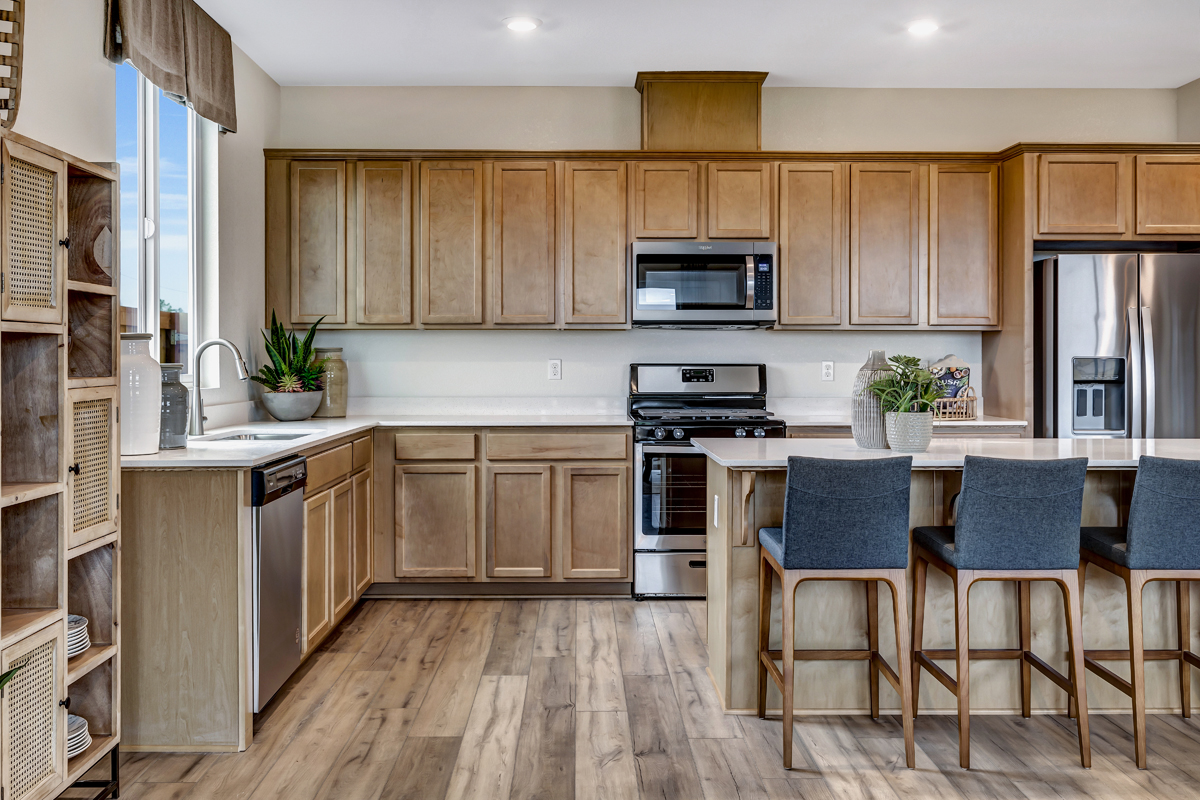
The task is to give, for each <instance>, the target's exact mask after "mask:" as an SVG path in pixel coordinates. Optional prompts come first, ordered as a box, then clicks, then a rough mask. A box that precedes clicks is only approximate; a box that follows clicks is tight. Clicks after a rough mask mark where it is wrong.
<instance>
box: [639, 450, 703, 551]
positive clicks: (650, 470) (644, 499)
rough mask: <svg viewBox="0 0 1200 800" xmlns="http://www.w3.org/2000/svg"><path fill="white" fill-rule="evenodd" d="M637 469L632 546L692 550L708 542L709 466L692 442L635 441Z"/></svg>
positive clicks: (698, 549) (660, 549)
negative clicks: (638, 442) (649, 442)
mask: <svg viewBox="0 0 1200 800" xmlns="http://www.w3.org/2000/svg"><path fill="white" fill-rule="evenodd" d="M636 451H637V452H636V456H637V464H638V470H639V472H640V474H639V475H638V478H637V480H636V481H634V508H635V509H636V511H635V513H634V540H633V549H634V550H640V551H671V550H692V551H703V550H704V549H705V547H706V538H707V537H706V533H707V530H708V519H707V512H706V501H707V497H708V491H707V488H706V485H707V470H708V465H707V462H706V458H705V455H704V453H702V452H701V451H700V450H699V449H697V448H695V447H693V446H692V445H690V444H681V445H670V444H639V445H637V448H636Z"/></svg>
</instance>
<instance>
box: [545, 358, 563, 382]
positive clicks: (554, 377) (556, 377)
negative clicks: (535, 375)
mask: <svg viewBox="0 0 1200 800" xmlns="http://www.w3.org/2000/svg"><path fill="white" fill-rule="evenodd" d="M546 379H547V380H551V381H561V380H562V359H561V358H552V359H550V360H549V361H547V362H546Z"/></svg>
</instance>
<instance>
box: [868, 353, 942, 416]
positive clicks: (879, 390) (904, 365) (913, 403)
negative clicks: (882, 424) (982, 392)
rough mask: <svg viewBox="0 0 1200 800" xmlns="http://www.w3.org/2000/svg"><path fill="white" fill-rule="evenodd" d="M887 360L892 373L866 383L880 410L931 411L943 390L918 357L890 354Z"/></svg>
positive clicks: (886, 411) (885, 411)
mask: <svg viewBox="0 0 1200 800" xmlns="http://www.w3.org/2000/svg"><path fill="white" fill-rule="evenodd" d="M888 361H889V362H891V364H892V373H891V374H890V375H888V376H886V377H884V378H880V379H879V380H877V381H875V382H874V383H872V384H871V385H870V386H868V387H867V389H869V390H870V392H871V394H873V395H875V396H876V397H878V398H879V406H880V408H881V409H882V410H883V412H884V413H885V414H886V413H888V412H891V411H918V412H919V411H932V410H933V407H934V404H935V402H936V401H937V400H938V398H940V397H941V396H942V395H943V394H945V391H946V390H945V387H943V386H942V384H941V382H940V381H938V380H937V379H936V378H934V377H933V375H932V374H930V372H929V370H927V369H922V368H921V359H919V358H917V357H916V356H892V357H891V358H889V359H888Z"/></svg>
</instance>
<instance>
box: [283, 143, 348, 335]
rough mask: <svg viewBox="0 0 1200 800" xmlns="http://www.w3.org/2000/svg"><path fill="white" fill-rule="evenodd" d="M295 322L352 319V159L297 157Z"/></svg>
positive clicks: (293, 246) (292, 248)
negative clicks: (349, 180) (348, 275)
mask: <svg viewBox="0 0 1200 800" xmlns="http://www.w3.org/2000/svg"><path fill="white" fill-rule="evenodd" d="M291 190H292V234H291V246H290V248H289V250H290V252H291V257H292V260H291V281H290V283H291V289H292V322H316V321H317V320H319V319H320V318H321V317H324V318H325V322H328V323H344V322H345V321H346V162H345V161H293V162H292V180H291Z"/></svg>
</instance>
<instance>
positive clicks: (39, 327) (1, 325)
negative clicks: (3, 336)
mask: <svg viewBox="0 0 1200 800" xmlns="http://www.w3.org/2000/svg"><path fill="white" fill-rule="evenodd" d="M0 331H4V332H5V333H45V334H48V335H51V336H62V335H63V323H61V322H10V321H3V322H0Z"/></svg>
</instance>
